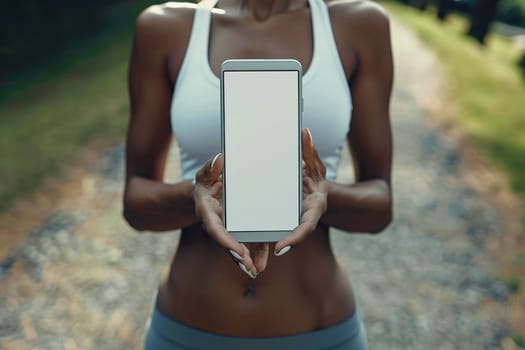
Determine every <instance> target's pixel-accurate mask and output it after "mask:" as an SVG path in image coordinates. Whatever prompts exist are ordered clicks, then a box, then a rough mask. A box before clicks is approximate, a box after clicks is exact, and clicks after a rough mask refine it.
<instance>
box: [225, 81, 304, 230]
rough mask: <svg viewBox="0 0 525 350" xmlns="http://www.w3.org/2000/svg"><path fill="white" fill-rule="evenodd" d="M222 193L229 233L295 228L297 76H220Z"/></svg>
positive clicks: (296, 203)
mask: <svg viewBox="0 0 525 350" xmlns="http://www.w3.org/2000/svg"><path fill="white" fill-rule="evenodd" d="M223 79H224V87H223V88H224V92H223V93H224V120H223V122H224V156H225V168H224V175H223V176H225V181H224V188H223V195H225V196H226V197H225V202H226V203H225V209H226V212H225V220H226V229H227V230H228V231H244V232H246V231H283V230H286V231H287V230H293V229H294V228H295V227H296V226H297V225H298V223H299V200H300V197H299V171H300V169H301V166H300V159H301V158H299V149H300V148H299V135H300V134H299V125H300V124H299V99H300V97H299V89H298V79H299V78H298V72H297V71H225V72H224V78H223Z"/></svg>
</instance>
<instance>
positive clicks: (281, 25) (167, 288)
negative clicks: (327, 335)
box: [157, 0, 355, 336]
mask: <svg viewBox="0 0 525 350" xmlns="http://www.w3.org/2000/svg"><path fill="white" fill-rule="evenodd" d="M230 1H231V0H228V2H224V4H222V3H221V4H222V5H223V6H224V7H226V12H225V13H220V11H214V12H213V15H212V16H211V27H209V28H206V26H204V29H202V28H201V27H199V28H201V30H204V32H205V34H201V35H205V36H204V37H203V38H204V39H205V40H206V41H205V42H204V43H203V42H202V40H203V38H191V36H197V34H196V33H195V32H196V29H195V27H194V26H193V21H195V20H196V18H197V16H195V15H194V12H195V10H194V9H193V10H192V9H186V10H185V11H186V12H187V16H191V20H190V21H188V22H186V23H187V25H188V24H189V26H190V28H188V29H187V30H188V32H187V42H189V46H188V48H187V50H186V51H185V53H184V55H181V54H180V53H178V54H175V55H174V57H175V58H174V59H173V60H172V61H171V63H170V67H169V70H170V74H171V75H172V79H173V81H176V85H175V92H174V97H173V104H172V116H171V122H172V128H173V131H174V134H175V138H176V140H177V141H178V143H179V146H180V148H181V150H182V151H181V153H182V154H181V158H182V162H183V164H182V167H183V178H192V177H193V174H194V171H195V170H196V169H197V168H198V167H200V166H201V164H202V162H203V161H205V160H207V159H209V158H211V157H212V156H213V155H214V154H216V153H217V152H218V150H220V144H217V142H218V139H219V134H218V130H219V129H218V125H219V124H218V121H219V118H218V114H217V121H216V125H214V126H212V127H210V124H213V121H210V120H200V121H198V120H195V119H194V118H195V115H199V114H202V115H206V113H205V112H203V113H199V111H205V110H206V109H210V107H211V108H213V109H215V108H216V110H217V113H219V108H218V107H219V106H218V96H219V93H218V88H219V85H218V78H217V76H218V71H219V67H220V63H221V62H222V61H223V60H225V59H227V58H290V57H291V58H296V59H298V60H299V61H300V62H301V63H302V65H303V70H304V71H305V72H306V73H305V75H304V77H305V80H304V81H303V84H304V85H303V91H304V96H305V115H304V119H303V124H304V125H305V126H307V127H310V129H311V130H312V133H313V136H314V143H316V147H318V148H319V149H320V153H321V156H322V157H323V155H324V158H323V160H324V161H325V162H327V163H329V166H327V168H329V172H328V174H329V178H330V179H331V180H333V179H334V178H335V170H333V169H334V167H335V168H336V167H337V163H338V160H339V152H340V148H338V147H340V146H341V145H342V143H343V142H344V138H345V136H346V133H347V132H348V128H349V124H350V111H351V100H350V95H349V93H348V86H347V85H345V82H346V81H347V79H348V78H349V77H350V75H351V72H352V71H353V68H354V66H355V62H353V61H352V60H351V59H345V57H344V55H338V53H339V52H340V51H341V46H342V47H343V48H344V47H345V45H344V44H342V45H341V43H340V42H339V40H337V39H338V38H337V36H336V40H334V39H333V37H330V36H327V35H328V34H330V35H332V33H331V31H330V32H329V33H328V32H327V31H326V30H325V32H324V34H323V33H322V30H321V25H322V24H321V22H320V18H321V17H319V16H321V14H319V13H317V14H316V15H317V17H316V18H317V19H316V20H314V16H313V15H314V14H313V12H314V11H318V9H312V16H311V14H310V10H309V9H308V8H302V9H296V10H290V11H289V12H287V13H281V14H277V15H273V16H272V17H270V18H269V19H268V20H266V21H263V22H257V23H255V22H254V20H253V18H249V17H246V15H244V16H245V17H242V16H239V15H238V14H237V13H235V12H234V11H235V10H231V11H229V8H228V7H229V6H231V5H232V4H233V3H234V1H231V2H230ZM314 1H316V3H315V4H314V6H319V4H322V3H321V0H310V1H309V2H310V7H312V4H313V2H314ZM237 4H238V3H237ZM323 5H324V4H323ZM236 6H237V7H238V5H236ZM199 11H202V10H199ZM192 12H193V13H192ZM327 13H328V12H327ZM200 16H201V20H202V18H203V16H202V14H201V15H200ZM204 17H205V16H204ZM204 24H205V23H204ZM312 25H313V27H314V28H313V30H312ZM325 25H326V23H325ZM192 26H193V32H192V31H191V29H192ZM200 26H202V23H201V24H200ZM316 26H317V28H315V27H316ZM328 27H329V22H328V26H326V27H325V29H326V28H328ZM334 27H336V28H337V26H336V24H335V23H334ZM330 29H331V28H329V29H328V30H330ZM334 32H335V31H334ZM190 33H191V34H190ZM319 33H322V34H319ZM208 35H209V44H208V41H207V40H208ZM327 39H328V40H332V43H331V45H330V43H329V42H326V40H327ZM199 42H200V43H201V44H204V45H205V46H206V47H205V48H204V49H202V48H200V49H199V48H196V47H197V45H198V44H196V43H199ZM192 45H193V46H194V47H192ZM314 48H315V50H314ZM338 48H339V50H338ZM321 49H322V50H323V51H322V52H321V51H320V50H321ZM326 50H332V51H329V52H326ZM199 54H201V56H199ZM330 55H333V57H332V58H331V59H330V58H329V57H330ZM185 56H186V58H184V57H185ZM339 56H340V57H341V59H340V58H339ZM199 57H200V58H199ZM349 57H352V56H351V55H350V56H349ZM192 64H193V65H194V67H192ZM329 64H332V65H333V66H331V67H330V66H329V67H327V65H329ZM195 65H196V66H195ZM195 67H197V68H195ZM189 72H191V73H189ZM188 73H189V74H188ZM199 74H200V76H199ZM199 78H203V79H204V80H205V81H206V82H205V83H200V82H199ZM326 79H328V81H327V80H326ZM201 80H202V79H201ZM316 80H317V82H316ZM192 84H193V85H196V86H191V85H192ZM199 84H201V85H199ZM308 84H311V85H310V86H309V85H308ZM319 87H322V88H323V89H320V88H319ZM195 89H198V91H200V94H198V92H196V91H195ZM206 89H208V92H210V93H209V94H207V93H206ZM330 90H331V93H330V94H327V95H325V96H323V94H325V93H326V91H330ZM211 91H216V95H215V94H213V93H212V92H211ZM190 94H194V95H190ZM196 95H197V96H196ZM206 95H213V96H216V97H213V98H209V99H208V100H206V99H205V96H206ZM334 96H336V97H335V101H330V98H334ZM323 97H324V98H323ZM203 98H204V99H205V100H204V101H203ZM327 98H328V101H326V99H327ZM344 98H347V101H342V100H343V99H344ZM316 99H317V100H321V101H325V103H326V104H325V105H323V104H315V103H313V102H311V105H310V109H309V112H308V110H307V109H308V108H309V107H308V103H310V101H314V100H316ZM338 100H339V101H338ZM334 107H336V108H339V114H338V116H336V117H335V118H330V113H326V112H325V109H326V108H331V109H333V108H334ZM183 112H186V113H183ZM346 113H347V114H348V115H345V114H346ZM317 114H319V116H318V117H317ZM336 114H337V113H336ZM189 115H191V117H189ZM323 118H325V119H323ZM309 123H310V124H311V125H308V124H309ZM203 125H206V126H207V127H203ZM203 130H204V132H211V133H212V136H209V135H203V134H202V133H203ZM316 134H317V137H316ZM334 142H335V144H334ZM330 169H332V171H331V172H330ZM270 251H272V247H271V248H270ZM157 306H158V307H159V309H160V311H162V312H163V313H165V314H167V315H168V316H171V317H173V318H175V319H177V320H178V321H180V322H182V323H184V324H187V325H190V326H193V327H196V328H200V329H204V330H207V331H210V332H213V333H219V334H224V335H236V336H278V335H286V334H293V333H300V332H306V331H311V330H313V329H318V328H324V327H326V326H329V325H332V324H335V323H337V322H339V321H341V320H343V319H344V318H346V317H348V316H349V315H350V314H351V313H352V311H353V309H354V301H353V296H352V291H351V288H350V285H349V283H348V281H347V279H346V277H345V276H344V273H343V272H342V271H341V269H340V268H339V267H338V265H337V262H336V260H335V258H334V256H333V253H332V250H331V248H330V244H329V238H328V228H327V227H326V226H321V225H320V226H319V227H318V228H317V229H316V231H315V232H314V233H313V234H312V235H311V236H310V237H309V238H308V239H307V240H306V241H305V242H303V243H302V244H301V245H299V246H297V247H294V248H293V249H292V250H291V251H290V252H289V253H287V254H286V255H284V256H282V257H274V256H270V258H269V261H268V267H267V269H266V270H265V271H264V272H263V273H262V274H260V275H259V277H258V278H257V279H256V280H252V279H251V278H250V277H248V276H247V275H245V274H244V273H243V272H242V271H241V270H240V269H239V268H238V266H237V265H236V264H235V262H234V261H233V259H232V258H231V256H230V255H229V254H228V253H227V251H226V250H225V249H223V248H222V247H220V246H218V245H217V244H216V243H215V242H213V241H212V240H211V239H210V238H209V237H208V236H207V234H206V233H205V232H204V231H203V230H202V227H201V226H200V225H196V226H193V227H190V228H186V229H184V230H183V232H182V235H181V241H180V244H179V247H178V251H177V253H176V255H175V256H174V258H173V261H172V264H171V267H170V269H169V272H168V274H167V275H166V276H165V278H164V279H163V281H162V283H161V286H160V289H159V294H158V298H157Z"/></svg>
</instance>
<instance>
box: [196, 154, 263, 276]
mask: <svg viewBox="0 0 525 350" xmlns="http://www.w3.org/2000/svg"><path fill="white" fill-rule="evenodd" d="M223 166H224V158H223V156H222V154H220V153H219V154H217V155H216V156H215V157H214V158H213V159H210V160H209V161H208V162H206V164H204V166H203V167H202V168H201V169H200V170H199V171H198V172H197V174H196V176H195V186H194V189H193V200H194V202H195V213H196V215H197V217H198V218H199V219H200V220H201V222H202V225H203V227H204V229H205V230H206V231H207V232H208V234H209V235H210V236H211V237H212V238H213V239H214V240H215V241H216V242H217V243H218V244H219V245H221V246H223V247H224V248H226V249H228V250H229V253H230V254H231V255H232V256H233V257H234V258H235V260H236V261H237V263H238V264H239V267H240V268H241V270H242V271H243V272H245V273H246V274H247V275H248V276H250V277H251V278H256V277H257V274H258V271H257V269H256V267H255V265H254V263H253V260H252V258H251V256H250V251H249V249H248V247H246V245H244V244H241V243H239V242H238V241H237V240H236V239H235V238H234V237H233V236H232V235H231V234H230V233H229V232H228V231H226V228H225V227H224V223H223V221H222V169H223Z"/></svg>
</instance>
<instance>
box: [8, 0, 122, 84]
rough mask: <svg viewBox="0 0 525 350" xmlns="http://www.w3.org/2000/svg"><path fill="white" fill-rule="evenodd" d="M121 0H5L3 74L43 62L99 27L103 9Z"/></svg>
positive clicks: (9, 73)
mask: <svg viewBox="0 0 525 350" xmlns="http://www.w3.org/2000/svg"><path fill="white" fill-rule="evenodd" d="M119 1H122V0H113V1H107V0H89V1H85V0H45V1H41V0H24V1H3V2H2V10H1V13H0V77H2V79H3V78H5V77H6V76H10V75H13V74H16V72H20V71H24V70H26V69H27V67H31V66H34V65H35V64H38V63H41V62H42V61H44V60H45V59H49V58H51V57H52V56H53V55H56V54H57V53H58V52H60V51H61V50H63V49H64V48H65V47H66V46H67V45H69V44H71V43H74V42H75V41H77V40H78V39H82V38H84V37H87V36H89V35H92V34H94V33H96V32H97V31H98V29H99V28H100V24H101V22H102V19H103V14H104V10H105V9H106V8H107V7H109V6H111V5H113V4H115V3H117V2H119Z"/></svg>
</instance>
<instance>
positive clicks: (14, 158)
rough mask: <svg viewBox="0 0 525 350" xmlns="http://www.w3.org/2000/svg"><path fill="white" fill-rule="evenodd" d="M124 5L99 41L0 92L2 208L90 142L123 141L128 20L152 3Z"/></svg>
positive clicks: (111, 12) (75, 48) (110, 14)
mask: <svg viewBox="0 0 525 350" xmlns="http://www.w3.org/2000/svg"><path fill="white" fill-rule="evenodd" d="M127 2H128V3H132V6H131V5H128V4H123V5H120V6H113V7H109V8H107V9H106V11H105V16H103V17H100V20H101V23H104V25H101V26H100V28H99V29H98V30H99V33H100V35H91V36H90V37H88V38H86V39H85V40H84V42H83V43H82V44H72V45H70V48H69V50H68V52H67V54H64V53H63V52H62V51H61V50H59V51H60V54H58V53H57V54H56V57H54V59H53V61H52V62H48V63H46V64H42V63H40V64H36V65H35V67H33V68H32V69H30V70H28V71H29V72H30V74H23V75H20V74H18V75H17V76H16V78H12V79H11V80H10V84H9V86H8V87H4V88H3V89H0V116H1V118H0V209H2V208H6V207H8V206H9V204H10V203H11V202H12V200H13V199H14V198H16V197H17V196H19V195H21V194H24V193H29V192H30V191H32V190H33V189H34V188H35V187H36V186H38V185H39V184H40V182H41V181H42V179H43V178H45V177H46V176H48V175H50V174H54V173H56V172H57V171H58V170H59V169H60V167H62V166H63V165H65V164H68V163H71V162H72V161H74V159H75V158H76V156H77V155H78V153H79V151H80V150H81V149H82V147H84V146H85V145H86V144H87V143H90V142H93V141H96V142H99V143H103V144H108V143H110V142H118V141H122V140H123V138H124V131H125V126H126V123H127V116H128V110H129V108H128V101H127V88H126V74H127V60H128V56H129V51H130V44H131V34H132V30H133V21H134V18H135V16H136V15H137V14H138V12H139V11H140V10H141V9H143V8H144V7H146V6H147V5H149V4H151V2H152V1H146V0H133V1H132V0H128V1H127ZM46 3H47V2H46ZM20 6H21V5H20ZM107 18H110V19H111V21H108V20H107ZM32 54H33V55H36V52H35V53H32Z"/></svg>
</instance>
